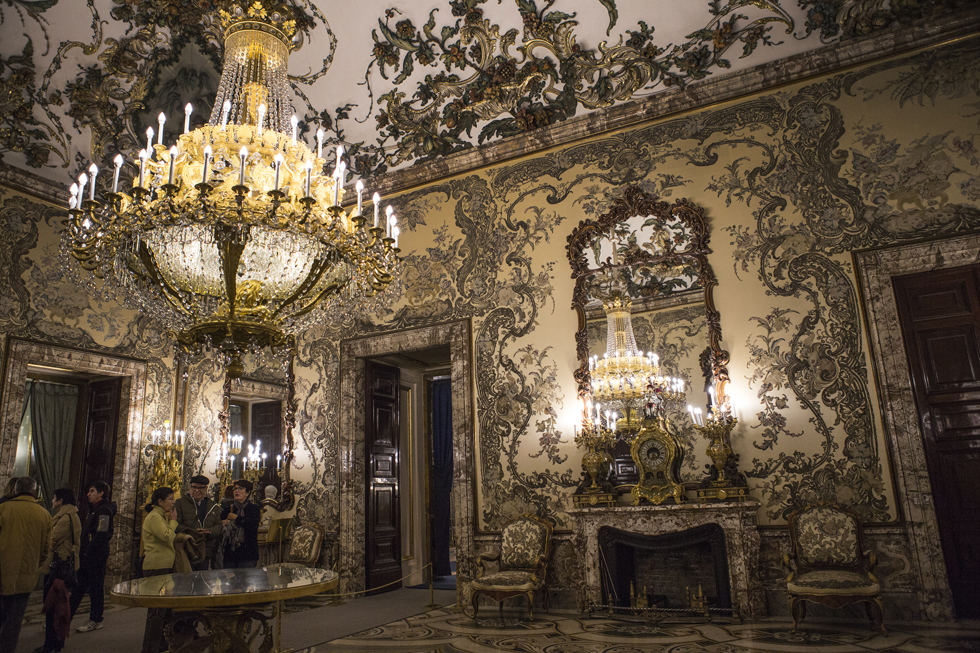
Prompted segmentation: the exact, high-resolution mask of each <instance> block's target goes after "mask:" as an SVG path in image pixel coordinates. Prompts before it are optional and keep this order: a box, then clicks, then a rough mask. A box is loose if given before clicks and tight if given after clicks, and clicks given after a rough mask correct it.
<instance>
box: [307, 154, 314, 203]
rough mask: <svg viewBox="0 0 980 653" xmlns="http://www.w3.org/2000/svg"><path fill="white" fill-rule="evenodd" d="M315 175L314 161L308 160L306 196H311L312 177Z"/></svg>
mask: <svg viewBox="0 0 980 653" xmlns="http://www.w3.org/2000/svg"><path fill="white" fill-rule="evenodd" d="M312 176H313V161H311V160H309V159H307V160H306V197H309V196H310V177H312Z"/></svg>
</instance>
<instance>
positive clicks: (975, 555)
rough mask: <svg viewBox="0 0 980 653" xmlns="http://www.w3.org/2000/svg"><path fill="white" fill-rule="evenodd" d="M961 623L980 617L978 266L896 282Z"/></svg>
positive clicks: (948, 565)
mask: <svg viewBox="0 0 980 653" xmlns="http://www.w3.org/2000/svg"><path fill="white" fill-rule="evenodd" d="M893 284H894V288H895V296H896V299H897V302H898V309H899V317H900V320H901V324H902V331H903V334H904V337H905V347H906V354H907V356H908V361H909V369H910V372H911V377H912V388H913V392H914V394H915V401H916V405H917V407H918V411H919V418H920V424H921V427H922V437H923V443H924V447H925V454H926V463H927V465H928V468H929V480H930V482H931V484H932V492H933V502H934V503H935V508H936V516H937V519H938V522H939V533H940V538H941V540H942V549H943V556H944V558H945V561H946V569H947V572H948V574H949V583H950V588H951V589H952V593H953V602H954V606H955V610H956V615H957V617H958V618H961V619H963V618H973V619H976V618H978V617H980V266H975V265H974V266H969V267H963V268H953V269H948V270H939V271H936V272H927V273H922V274H915V275H909V276H904V277H896V278H894V279H893Z"/></svg>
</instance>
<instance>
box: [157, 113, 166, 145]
mask: <svg viewBox="0 0 980 653" xmlns="http://www.w3.org/2000/svg"><path fill="white" fill-rule="evenodd" d="M165 122H167V116H165V115H163V112H162V111H161V112H160V115H159V116H157V123H159V125H160V132H159V133H158V134H157V145H163V124H164V123H165Z"/></svg>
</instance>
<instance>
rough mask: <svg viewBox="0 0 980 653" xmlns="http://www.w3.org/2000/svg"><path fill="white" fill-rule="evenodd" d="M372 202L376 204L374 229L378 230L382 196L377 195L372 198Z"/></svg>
mask: <svg viewBox="0 0 980 653" xmlns="http://www.w3.org/2000/svg"><path fill="white" fill-rule="evenodd" d="M371 201H372V202H374V228H375V229H377V228H378V208H379V207H380V206H381V195H379V194H378V193H375V194H374V195H373V196H372V197H371Z"/></svg>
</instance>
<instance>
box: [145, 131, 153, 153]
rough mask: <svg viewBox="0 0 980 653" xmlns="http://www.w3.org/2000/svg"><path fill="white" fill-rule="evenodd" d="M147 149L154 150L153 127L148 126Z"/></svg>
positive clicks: (148, 150)
mask: <svg viewBox="0 0 980 653" xmlns="http://www.w3.org/2000/svg"><path fill="white" fill-rule="evenodd" d="M146 151H147V152H151V153H152V152H153V127H147V128H146Z"/></svg>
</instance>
